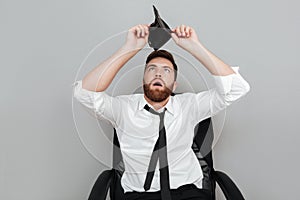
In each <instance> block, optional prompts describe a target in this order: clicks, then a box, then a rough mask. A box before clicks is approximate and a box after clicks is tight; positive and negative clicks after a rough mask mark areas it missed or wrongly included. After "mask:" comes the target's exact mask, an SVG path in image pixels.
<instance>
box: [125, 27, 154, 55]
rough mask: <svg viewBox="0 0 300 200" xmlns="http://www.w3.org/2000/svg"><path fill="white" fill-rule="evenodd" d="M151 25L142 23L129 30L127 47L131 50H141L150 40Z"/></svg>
mask: <svg viewBox="0 0 300 200" xmlns="http://www.w3.org/2000/svg"><path fill="white" fill-rule="evenodd" d="M148 37H149V25H145V24H140V25H136V26H134V27H132V28H130V29H129V30H128V33H127V38H126V43H125V47H126V48H127V49H130V50H141V49H142V48H143V47H144V46H145V45H146V43H147V42H148Z"/></svg>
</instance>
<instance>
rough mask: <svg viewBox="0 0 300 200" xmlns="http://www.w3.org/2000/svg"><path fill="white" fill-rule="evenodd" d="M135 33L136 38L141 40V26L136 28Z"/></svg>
mask: <svg viewBox="0 0 300 200" xmlns="http://www.w3.org/2000/svg"><path fill="white" fill-rule="evenodd" d="M135 33H136V37H137V38H139V37H140V35H141V30H140V28H139V26H136V27H135Z"/></svg>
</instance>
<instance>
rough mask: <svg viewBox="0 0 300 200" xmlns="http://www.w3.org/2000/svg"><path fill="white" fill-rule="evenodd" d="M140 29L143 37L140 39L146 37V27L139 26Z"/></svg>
mask: <svg viewBox="0 0 300 200" xmlns="http://www.w3.org/2000/svg"><path fill="white" fill-rule="evenodd" d="M139 29H140V31H141V35H140V37H145V30H144V26H143V25H139Z"/></svg>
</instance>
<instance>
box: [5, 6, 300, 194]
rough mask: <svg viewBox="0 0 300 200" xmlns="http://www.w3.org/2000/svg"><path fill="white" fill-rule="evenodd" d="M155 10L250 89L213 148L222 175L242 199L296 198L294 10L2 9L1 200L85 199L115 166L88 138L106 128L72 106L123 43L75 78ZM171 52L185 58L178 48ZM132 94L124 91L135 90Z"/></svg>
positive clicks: (298, 142) (296, 29)
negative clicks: (188, 30)
mask: <svg viewBox="0 0 300 200" xmlns="http://www.w3.org/2000/svg"><path fill="white" fill-rule="evenodd" d="M153 3H154V4H155V5H156V6H157V7H158V9H159V11H160V13H161V15H162V17H163V18H164V19H166V21H167V22H168V23H169V24H170V26H172V27H175V26H177V25H180V24H188V25H190V26H193V27H194V28H195V29H196V31H197V33H198V35H199V38H200V40H201V41H202V42H203V43H204V44H205V45H206V46H207V48H209V49H210V50H211V51H213V52H214V53H215V54H216V55H218V56H219V57H220V58H222V59H223V60H224V61H225V62H227V63H229V64H231V65H239V66H240V67H241V68H240V72H241V74H242V75H243V76H244V77H245V78H246V80H247V81H248V82H249V83H250V85H251V91H250V93H249V94H248V95H247V96H246V97H245V98H243V99H242V100H241V101H239V102H237V103H236V104H235V105H233V106H232V107H230V108H228V109H227V111H226V120H225V124H224V127H223V129H222V134H221V136H220V137H219V139H218V141H217V144H216V146H215V148H214V156H215V167H216V169H221V170H222V171H225V172H227V173H228V174H229V175H230V176H231V177H232V178H233V179H234V180H235V182H236V183H238V185H239V187H240V189H241V190H242V192H243V194H244V195H245V197H246V199H257V200H258V199H261V200H262V199H273V200H275V199H276V200H277V199H297V198H299V197H300V195H299V191H298V182H297V179H299V178H300V176H299V173H297V170H298V169H299V168H300V162H299V160H298V156H297V155H298V154H299V145H300V136H299V130H298V123H299V122H298V121H299V120H298V112H299V103H298V102H299V97H300V92H299V88H298V87H299V79H298V76H299V75H298V74H299V72H300V70H299V67H300V66H299V62H298V59H297V55H298V54H299V50H300V49H299V41H300V40H299V35H300V26H299V21H300V15H299V13H298V9H299V6H300V5H299V2H298V1H296V0H286V1H279V0H263V1H258V0H254V1H238V0H228V1H195V0H194V1H192V0H187V1H177V2H175V1H171V0H168V1H150V0H130V1H129V0H127V1H114V0H111V1H100V0H98V1H95V0H90V1H83V0H75V1H71V0H59V1H58V0H52V1H40V0H27V1H21V0H19V1H16V0H12V1H9V0H1V1H0V22H1V23H0V24H1V32H0V34H1V37H0V42H1V43H0V44H1V45H0V55H1V98H0V105H1V114H0V119H1V122H2V123H1V126H0V131H1V132H0V133H1V136H0V137H1V138H0V199H1V200H2V199H3V200H19V199H26V200H27V199H28V200H29V199H30V200H31V199H43V200H48V199H49V200H68V199H70V200H71V199H72V200H82V199H86V198H87V195H88V193H89V191H90V189H91V187H92V184H93V182H94V180H95V178H96V177H97V176H98V174H99V173H100V172H101V171H103V170H104V169H107V168H109V166H108V165H107V163H109V162H110V161H109V158H110V155H111V154H110V153H109V152H110V146H111V145H110V144H109V142H105V141H104V140H103V141H97V142H95V143H92V142H91V141H89V140H88V139H87V138H90V137H86V138H84V137H85V133H86V135H88V134H89V133H90V132H93V133H95V132H97V130H99V127H98V123H95V122H96V121H95V120H94V119H93V118H92V116H89V115H85V113H86V112H84V111H83V110H82V109H81V107H80V106H79V105H78V104H76V103H75V102H74V106H73V107H72V83H73V82H74V81H75V80H79V79H81V78H82V77H83V75H84V74H85V73H86V72H87V71H88V70H90V69H92V68H93V67H94V65H92V64H94V63H96V62H97V61H101V60H102V59H104V58H105V56H106V55H109V54H110V53H111V52H113V51H114V50H115V49H117V47H118V46H119V44H120V42H121V41H122V40H123V39H124V37H121V36H124V34H123V35H122V34H121V36H119V37H116V41H114V40H113V41H111V40H110V41H108V42H107V43H105V44H103V45H102V46H100V47H103V48H98V52H97V51H95V54H94V56H92V57H91V59H87V61H86V62H85V64H84V67H83V68H82V69H81V70H79V68H80V66H81V64H82V62H83V60H84V59H85V58H86V56H87V55H88V54H89V52H90V51H91V50H92V49H93V48H94V47H95V46H96V45H98V44H99V43H101V42H102V41H104V40H105V39H107V38H109V37H110V36H111V35H115V34H118V33H120V32H122V31H125V30H127V29H128V28H130V27H132V26H133V25H136V24H140V23H150V22H152V21H153V15H152V8H151V5H152V4H153ZM105 45H106V46H105ZM166 48H168V49H170V50H174V51H176V52H178V53H179V54H180V55H184V57H186V58H189V57H188V56H189V55H186V54H185V53H184V52H182V51H180V49H179V48H178V47H176V46H174V45H173V44H172V42H169V43H168V46H166ZM100 49H102V50H100ZM101 52H102V53H101ZM95 55H97V56H95ZM140 55H143V53H141V54H140ZM140 57H141V58H143V57H142V56H140ZM138 58H139V57H138ZM191 60H192V59H191ZM139 62H140V63H139V64H142V63H143V60H142V61H141V60H140V61H139ZM193 62H194V61H193ZM194 63H197V62H194ZM89 64H91V65H89ZM136 65H138V63H136ZM136 65H135V66H136ZM127 67H128V68H127V69H129V68H130V66H127ZM198 67H199V68H201V70H202V66H200V65H198ZM182 68H183V67H181V68H180V69H182ZM183 71H184V70H183ZM202 74H203V75H204V76H206V75H208V73H207V72H206V71H205V70H203V71H202ZM137 77H138V78H140V75H137ZM207 79H209V77H208V78H207ZM128 80H129V79H128ZM138 81H139V80H138ZM190 81H191V82H192V81H193V80H190ZM209 82H210V81H209V80H208V83H209ZM114 84H115V85H117V83H114ZM127 84H128V87H123V88H122V87H116V88H118V89H119V90H120V91H124V90H125V91H124V92H127V91H126V89H128V88H132V87H135V85H134V84H133V83H131V82H130V81H127ZM184 88H185V87H184V86H183V87H182V89H184ZM123 89H124V90H123ZM196 89H199V88H196ZM129 92H132V89H130V91H129ZM115 94H117V92H116V93H115ZM72 108H74V109H72ZM73 114H74V117H73ZM221 114H222V113H221ZM222 115H223V116H225V115H224V113H223V114H222ZM74 119H75V120H74ZM76 124H77V126H76ZM78 133H79V134H78ZM107 136H108V137H107V138H110V134H108V135H107ZM85 140H86V141H87V142H86V143H84V141H85ZM105 145H106V146H105ZM98 146H101V148H100V149H99V148H98ZM102 149H106V152H105V156H103V155H102V156H100V157H101V159H102V162H99V161H98V160H99V159H98V158H97V156H95V155H96V154H97V152H98V151H101V150H102ZM93 151H94V152H95V153H94V154H93V153H92V152H93ZM102 152H103V151H102ZM104 157H105V158H104ZM105 159H107V160H105ZM103 160H104V161H103ZM218 196H219V197H218V199H223V197H222V196H221V195H220V194H219V195H218Z"/></svg>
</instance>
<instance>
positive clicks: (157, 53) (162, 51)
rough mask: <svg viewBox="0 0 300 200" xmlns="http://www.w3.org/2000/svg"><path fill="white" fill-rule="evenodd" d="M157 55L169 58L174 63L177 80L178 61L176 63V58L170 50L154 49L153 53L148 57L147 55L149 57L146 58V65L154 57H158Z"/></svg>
mask: <svg viewBox="0 0 300 200" xmlns="http://www.w3.org/2000/svg"><path fill="white" fill-rule="evenodd" d="M157 57H162V58H165V59H167V60H169V61H170V62H171V63H172V65H173V68H174V77H175V80H176V78H177V70H178V68H177V65H176V63H175V60H174V57H173V55H172V54H171V53H170V52H168V51H166V50H163V49H162V50H156V51H153V52H152V53H150V54H149V55H148V57H147V59H146V65H147V64H148V63H149V62H150V61H151V60H152V59H154V58H157Z"/></svg>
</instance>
